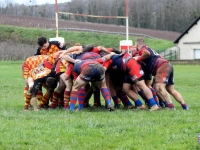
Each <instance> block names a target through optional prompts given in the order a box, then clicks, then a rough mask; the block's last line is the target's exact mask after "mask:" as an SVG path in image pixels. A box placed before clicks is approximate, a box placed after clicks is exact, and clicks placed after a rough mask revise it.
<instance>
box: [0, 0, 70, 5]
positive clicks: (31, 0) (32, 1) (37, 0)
mask: <svg viewBox="0 0 200 150" xmlns="http://www.w3.org/2000/svg"><path fill="white" fill-rule="evenodd" d="M69 1H71V0H57V3H64V2H69ZM0 2H2V3H8V2H11V3H18V4H24V5H41V4H46V3H48V4H55V0H0Z"/></svg>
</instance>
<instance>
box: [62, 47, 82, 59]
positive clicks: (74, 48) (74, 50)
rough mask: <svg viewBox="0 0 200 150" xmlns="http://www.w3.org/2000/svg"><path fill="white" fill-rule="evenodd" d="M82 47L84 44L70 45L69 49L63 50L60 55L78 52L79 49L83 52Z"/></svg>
mask: <svg viewBox="0 0 200 150" xmlns="http://www.w3.org/2000/svg"><path fill="white" fill-rule="evenodd" d="M82 49H83V47H82V46H73V47H70V48H68V49H67V50H63V51H62V53H61V55H60V57H63V56H64V55H68V54H70V53H72V52H77V51H80V52H82Z"/></svg>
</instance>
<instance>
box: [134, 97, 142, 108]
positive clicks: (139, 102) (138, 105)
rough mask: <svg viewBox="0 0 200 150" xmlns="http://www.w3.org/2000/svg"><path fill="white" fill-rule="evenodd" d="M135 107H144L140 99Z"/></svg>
mask: <svg viewBox="0 0 200 150" xmlns="http://www.w3.org/2000/svg"><path fill="white" fill-rule="evenodd" d="M135 106H136V107H140V106H142V102H141V100H140V99H138V100H136V101H135Z"/></svg>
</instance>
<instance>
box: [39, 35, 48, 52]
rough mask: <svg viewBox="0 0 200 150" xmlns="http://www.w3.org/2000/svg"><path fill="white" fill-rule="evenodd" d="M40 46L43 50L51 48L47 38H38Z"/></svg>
mask: <svg viewBox="0 0 200 150" xmlns="http://www.w3.org/2000/svg"><path fill="white" fill-rule="evenodd" d="M38 45H39V46H41V47H42V48H43V49H47V48H48V47H49V43H48V41H47V39H46V37H40V38H38Z"/></svg>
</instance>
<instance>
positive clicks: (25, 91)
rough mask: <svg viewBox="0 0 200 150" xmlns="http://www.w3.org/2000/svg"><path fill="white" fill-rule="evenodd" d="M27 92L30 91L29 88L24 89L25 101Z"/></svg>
mask: <svg viewBox="0 0 200 150" xmlns="http://www.w3.org/2000/svg"><path fill="white" fill-rule="evenodd" d="M27 91H28V87H27V86H26V87H24V101H26V93H27Z"/></svg>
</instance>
